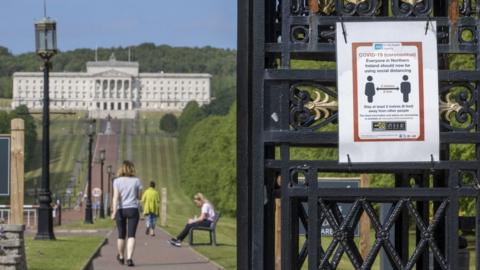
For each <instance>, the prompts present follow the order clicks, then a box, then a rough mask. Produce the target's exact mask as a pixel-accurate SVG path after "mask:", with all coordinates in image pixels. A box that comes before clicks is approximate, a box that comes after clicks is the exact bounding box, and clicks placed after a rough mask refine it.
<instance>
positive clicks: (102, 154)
mask: <svg viewBox="0 0 480 270" xmlns="http://www.w3.org/2000/svg"><path fill="white" fill-rule="evenodd" d="M104 164H105V149H102V150H100V190H101V191H102V192H100V218H105V204H104V202H103V198H104V197H103V192H104V191H105V190H104V189H103V165H104Z"/></svg>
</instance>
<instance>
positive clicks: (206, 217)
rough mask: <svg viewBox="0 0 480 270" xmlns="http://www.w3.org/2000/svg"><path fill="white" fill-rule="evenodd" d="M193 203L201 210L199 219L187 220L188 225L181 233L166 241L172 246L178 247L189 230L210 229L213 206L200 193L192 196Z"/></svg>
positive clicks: (213, 217) (212, 218)
mask: <svg viewBox="0 0 480 270" xmlns="http://www.w3.org/2000/svg"><path fill="white" fill-rule="evenodd" d="M193 202H194V203H195V205H196V206H197V207H199V208H201V209H202V210H201V213H200V217H198V218H197V217H194V218H193V219H192V218H191V219H189V220H188V223H187V224H186V225H185V228H183V231H182V232H180V234H179V235H178V236H177V237H176V238H172V239H170V240H168V242H169V243H170V244H171V245H172V246H176V247H180V246H181V243H182V241H183V239H185V237H186V236H187V235H188V233H189V232H190V229H191V228H193V227H210V224H212V222H213V221H214V220H215V210H214V209H213V205H212V204H211V203H210V202H209V201H208V200H207V199H206V198H205V196H203V194H202V193H197V194H195V196H193Z"/></svg>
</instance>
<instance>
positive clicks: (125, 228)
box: [115, 208, 140, 239]
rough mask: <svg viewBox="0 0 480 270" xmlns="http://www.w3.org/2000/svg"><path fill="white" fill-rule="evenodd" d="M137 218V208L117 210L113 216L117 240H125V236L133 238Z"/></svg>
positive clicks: (138, 216)
mask: <svg viewBox="0 0 480 270" xmlns="http://www.w3.org/2000/svg"><path fill="white" fill-rule="evenodd" d="M139 218H140V215H139V213H138V208H125V209H118V210H117V213H116V216H115V221H116V223H117V228H118V239H125V237H126V236H128V238H131V237H135V233H136V232H137V225H138V220H139Z"/></svg>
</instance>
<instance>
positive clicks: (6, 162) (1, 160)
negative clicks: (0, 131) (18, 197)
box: [0, 135, 11, 196]
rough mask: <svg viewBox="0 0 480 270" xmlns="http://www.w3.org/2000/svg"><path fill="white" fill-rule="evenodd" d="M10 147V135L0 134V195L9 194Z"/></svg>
mask: <svg viewBox="0 0 480 270" xmlns="http://www.w3.org/2000/svg"><path fill="white" fill-rule="evenodd" d="M10 149H11V142H10V136H9V135H0V196H9V195H10V193H9V190H10V184H9V183H10V173H11V171H10V167H11V166H10V164H11V159H10V152H11V150H10Z"/></svg>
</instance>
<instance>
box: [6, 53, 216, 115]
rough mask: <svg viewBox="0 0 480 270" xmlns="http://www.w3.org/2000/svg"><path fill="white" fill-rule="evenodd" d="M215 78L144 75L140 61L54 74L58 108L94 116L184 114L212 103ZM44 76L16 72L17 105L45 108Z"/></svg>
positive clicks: (114, 62) (99, 63)
mask: <svg viewBox="0 0 480 270" xmlns="http://www.w3.org/2000/svg"><path fill="white" fill-rule="evenodd" d="M210 79H211V75H210V74H192V73H164V72H159V73H139V64H138V62H126V61H118V60H116V59H115V56H114V55H113V54H112V56H111V57H110V59H109V60H108V61H95V62H87V71H86V72H53V73H51V74H50V100H51V101H50V107H51V108H52V110H56V111H59V110H69V111H80V110H85V111H88V115H89V117H92V118H105V117H107V115H111V116H112V117H114V118H134V117H135V116H136V114H137V112H138V111H181V110H183V108H184V107H185V105H186V104H187V103H188V102H189V101H192V100H195V101H197V102H198V103H199V105H200V106H201V105H205V104H208V103H210V101H211V95H210V93H211V91H210ZM42 91H43V77H42V73H41V72H16V73H14V74H13V101H12V107H13V108H15V107H17V106H19V105H26V106H27V107H28V108H29V109H31V110H40V109H41V108H42V98H43V92H42Z"/></svg>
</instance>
